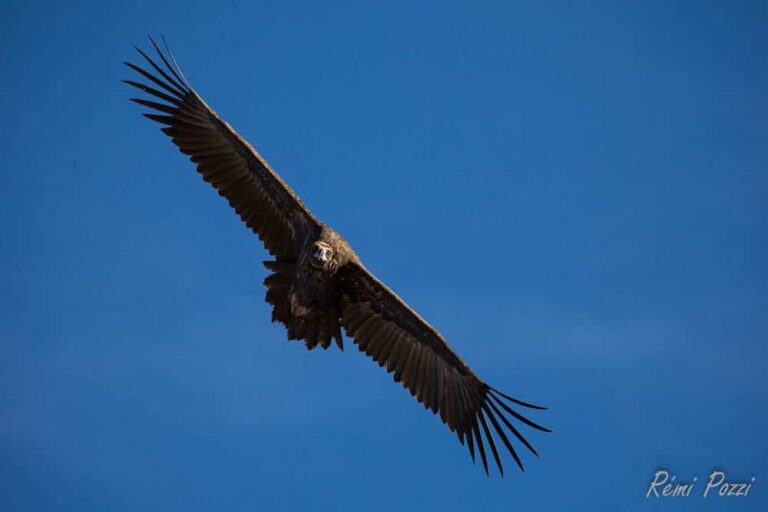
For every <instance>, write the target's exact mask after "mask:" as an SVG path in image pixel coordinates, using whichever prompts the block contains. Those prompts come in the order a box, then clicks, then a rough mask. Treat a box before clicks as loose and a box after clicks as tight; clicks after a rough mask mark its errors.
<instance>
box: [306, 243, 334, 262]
mask: <svg viewBox="0 0 768 512" xmlns="http://www.w3.org/2000/svg"><path fill="white" fill-rule="evenodd" d="M309 255H310V258H311V260H312V264H313V265H314V266H315V267H321V268H327V267H328V266H330V264H331V262H332V261H333V248H332V247H331V246H330V245H328V244H327V243H325V242H315V243H314V244H312V250H311V251H310V253H309Z"/></svg>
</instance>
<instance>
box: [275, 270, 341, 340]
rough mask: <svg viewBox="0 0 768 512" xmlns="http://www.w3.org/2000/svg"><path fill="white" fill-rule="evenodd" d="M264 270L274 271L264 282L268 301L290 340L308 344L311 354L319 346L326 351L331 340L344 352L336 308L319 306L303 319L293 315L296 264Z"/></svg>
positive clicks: (301, 316)
mask: <svg viewBox="0 0 768 512" xmlns="http://www.w3.org/2000/svg"><path fill="white" fill-rule="evenodd" d="M264 266H265V267H266V268H268V269H269V270H271V271H272V273H271V274H270V275H269V276H267V278H266V279H265V280H264V285H266V287H267V296H266V301H267V302H268V303H269V304H271V305H272V321H273V322H280V323H281V324H283V325H285V327H286V329H287V330H288V339H289V340H305V342H306V345H307V348H308V349H309V350H312V349H313V348H315V347H317V346H318V345H320V346H321V347H323V348H324V349H327V348H328V347H330V346H331V340H335V341H336V345H337V346H338V347H339V349H341V350H344V345H343V343H342V339H341V324H340V322H339V312H338V311H337V310H336V308H335V307H333V306H329V307H319V306H318V307H316V308H312V309H311V310H309V311H307V313H306V314H302V315H297V314H295V312H294V311H293V308H292V306H291V286H292V285H293V283H294V282H295V281H296V264H295V263H292V262H287V261H265V262H264Z"/></svg>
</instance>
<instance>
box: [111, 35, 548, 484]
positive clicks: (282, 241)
mask: <svg viewBox="0 0 768 512" xmlns="http://www.w3.org/2000/svg"><path fill="white" fill-rule="evenodd" d="M150 41H151V43H152V46H153V47H154V49H155V51H156V52H157V57H159V60H156V59H155V60H153V59H152V58H151V57H150V56H149V55H147V54H146V53H145V52H144V51H142V50H141V49H140V48H138V47H135V49H136V51H138V53H139V54H140V55H141V57H142V58H143V59H144V60H145V61H146V63H147V64H148V65H149V67H148V68H146V69H144V68H141V67H139V66H137V65H135V64H131V63H128V62H126V63H125V64H126V65H127V66H128V67H129V68H131V69H132V70H134V71H135V72H136V73H138V74H139V75H141V76H142V77H143V78H144V79H146V81H147V83H146V84H144V83H140V82H135V81H132V80H125V83H127V84H128V85H131V86H133V87H136V88H138V89H140V90H141V91H143V92H145V93H146V94H148V95H149V98H150V99H142V98H131V101H133V102H135V103H138V104H139V105H142V106H144V107H148V108H149V109H151V110H152V113H146V114H144V116H146V117H148V118H149V119H151V120H153V121H156V122H158V123H160V124H161V125H163V128H161V130H162V132H163V133H165V134H166V135H168V136H169V137H170V138H171V140H173V143H174V144H176V146H178V148H179V149H180V150H181V152H182V153H184V154H186V155H189V157H190V160H192V162H194V163H195V164H196V166H197V172H199V173H200V174H201V175H202V177H203V179H204V180H205V181H207V182H208V183H210V184H211V185H213V187H214V188H215V189H216V190H217V191H218V193H219V195H221V196H223V197H225V198H226V199H227V201H228V202H229V204H230V206H232V208H234V210H235V211H236V212H237V214H238V215H239V216H240V218H241V219H242V221H243V222H244V223H245V224H246V226H248V227H249V228H250V229H251V230H253V232H254V233H256V234H257V235H258V236H259V238H260V239H261V241H262V242H263V243H264V246H265V247H266V249H267V251H269V253H270V254H271V255H272V256H273V257H274V259H273V260H271V261H265V262H264V266H265V267H266V268H267V269H269V270H270V271H271V274H270V275H269V276H268V277H267V278H266V279H265V280H264V284H265V285H266V287H267V295H266V301H267V302H268V303H269V304H271V305H272V321H273V322H275V321H277V322H280V323H282V324H284V325H285V327H286V329H287V331H288V339H289V340H304V342H305V344H306V346H307V348H308V349H310V350H312V349H313V348H315V347H317V346H318V345H319V346H321V347H323V348H324V349H327V348H328V347H329V346H330V345H331V340H335V342H336V344H337V345H338V347H339V349H343V345H342V335H341V329H342V327H343V328H344V332H345V333H346V335H347V337H349V338H351V339H352V341H353V342H354V343H355V344H356V345H357V346H358V348H359V349H360V350H361V351H364V352H365V353H366V354H367V355H368V356H370V357H371V358H372V359H373V360H374V361H376V362H377V363H378V364H379V366H381V367H382V368H386V370H387V372H389V373H393V374H394V380H395V382H400V383H401V384H402V385H403V386H404V387H405V388H406V389H408V391H410V393H411V395H413V396H414V397H416V399H417V400H418V401H419V402H421V403H422V404H423V405H424V407H425V408H427V409H430V410H431V411H432V412H433V413H434V414H439V416H440V420H441V421H442V422H443V423H445V424H446V425H447V426H448V428H449V429H450V431H451V432H454V433H455V434H456V436H457V437H458V438H459V442H460V443H461V444H462V445H463V444H464V443H465V442H466V445H467V447H468V449H469V453H470V455H471V456H472V461H473V462H474V460H475V450H477V451H478V452H479V455H480V458H481V459H482V462H483V468H484V469H485V473H486V474H488V460H487V459H488V456H487V454H486V447H488V448H490V452H491V455H492V456H493V458H494V460H495V461H496V465H497V466H498V468H499V472H500V473H501V474H502V475H503V474H504V469H503V466H502V463H501V457H500V456H499V450H498V449H497V443H498V441H501V443H503V444H504V446H505V447H506V448H507V450H508V451H509V453H510V454H511V455H512V457H513V458H514V460H515V462H516V463H517V465H518V466H519V467H520V469H521V470H523V464H522V462H521V461H520V457H519V456H518V454H517V452H516V451H515V448H514V447H513V445H512V443H511V442H510V440H509V436H508V432H509V433H511V434H512V435H513V436H514V438H516V439H517V440H518V441H519V442H520V443H522V444H523V445H524V446H525V447H526V448H527V449H528V450H530V451H531V452H532V453H533V454H535V455H536V456H538V454H537V453H536V450H534V448H533V447H532V446H531V445H530V443H529V442H528V441H527V440H526V439H525V437H523V435H522V434H521V433H520V431H519V430H518V429H517V427H515V425H514V424H513V421H512V419H514V420H517V421H519V422H520V423H523V424H525V425H527V426H529V427H532V428H535V429H537V430H542V431H544V432H550V430H548V429H547V428H544V427H542V426H540V425H538V424H536V423H534V422H533V421H531V420H529V419H528V418H526V417H525V416H523V415H522V414H520V413H519V412H517V411H516V410H515V409H514V408H513V407H514V406H519V407H524V408H527V409H544V407H540V406H537V405H533V404H530V403H527V402H523V401H521V400H517V399H516V398H512V397H511V396H508V395H505V394H504V393H502V392H501V391H499V390H497V389H495V388H493V387H491V386H489V385H488V384H486V383H485V382H484V381H483V380H482V379H480V377H478V376H477V375H476V374H475V373H474V372H473V371H472V370H471V369H470V368H469V366H467V364H466V363H465V362H464V361H463V360H462V359H461V357H459V355H458V354H457V353H456V352H454V351H453V349H451V347H450V346H449V345H448V343H446V341H445V339H443V337H442V336H441V335H440V333H439V332H437V330H436V329H435V328H434V327H432V326H431V325H430V324H428V323H427V321H426V320H424V319H423V318H421V317H420V316H419V314H418V313H416V312H415V311H414V310H413V309H411V308H410V307H408V305H407V304H406V303H405V302H404V301H403V300H402V299H401V298H400V297H398V296H397V294H395V292H393V291H392V290H390V289H389V288H388V287H387V286H386V285H385V284H384V283H382V282H381V281H379V280H378V279H376V277H375V276H374V275H373V274H372V273H371V272H370V271H368V269H366V268H365V266H364V265H363V263H362V262H361V261H360V259H359V258H358V256H357V255H356V254H355V252H354V251H353V250H352V248H351V247H350V246H349V244H348V243H347V242H346V241H345V240H344V238H342V236H341V235H340V234H339V233H337V232H336V231H334V230H333V229H331V228H330V227H329V226H327V225H325V224H323V223H322V222H320V221H319V220H318V219H317V218H316V217H315V216H314V215H312V213H311V212H310V211H309V209H308V208H307V207H306V206H304V203H302V202H301V199H299V197H298V196H297V195H296V193H295V192H294V191H293V190H291V188H290V187H289V186H288V185H287V184H286V183H285V182H284V181H283V180H282V179H281V178H280V176H278V175H277V173H276V172H275V171H273V170H272V169H271V168H270V167H269V165H268V164H267V162H266V161H265V160H264V159H263V158H262V157H261V156H260V155H259V154H258V153H257V152H256V150H255V149H253V147H252V146H251V145H250V144H249V143H248V142H247V141H246V140H245V139H243V138H242V137H241V136H240V135H239V134H238V133H237V132H236V131H235V130H234V129H233V128H232V127H231V126H230V125H229V124H227V122H226V121H224V120H223V119H222V118H221V117H219V115H218V114H217V113H216V112H215V111H214V110H213V109H212V108H210V107H209V106H208V105H207V104H206V103H205V102H204V101H203V99H202V98H201V97H200V96H199V95H198V94H197V93H196V92H195V90H194V89H192V87H191V86H190V84H189V82H188V81H187V80H186V78H185V77H184V75H183V74H182V73H181V70H180V69H179V66H178V64H177V63H176V60H175V59H174V57H173V54H172V53H171V51H170V49H169V48H168V45H167V43H165V40H164V39H163V43H164V51H162V50H161V49H160V48H159V47H158V45H157V44H156V43H155V41H154V40H153V39H152V38H151V37H150ZM504 427H506V430H505V428H504ZM494 434H495V437H496V439H495V440H494Z"/></svg>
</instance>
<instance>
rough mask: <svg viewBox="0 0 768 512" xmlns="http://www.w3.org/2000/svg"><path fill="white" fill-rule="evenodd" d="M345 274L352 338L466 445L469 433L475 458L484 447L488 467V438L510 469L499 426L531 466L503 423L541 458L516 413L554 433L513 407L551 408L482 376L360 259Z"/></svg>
mask: <svg viewBox="0 0 768 512" xmlns="http://www.w3.org/2000/svg"><path fill="white" fill-rule="evenodd" d="M340 272H341V276H340V278H341V279H340V281H341V315H342V322H343V325H344V329H345V331H346V333H347V336H349V337H350V338H352V339H353V341H354V342H355V343H356V344H357V345H358V347H359V348H360V350H362V351H364V352H365V353H366V354H368V355H369V356H370V357H371V358H373V359H374V360H375V361H376V362H377V363H378V364H379V366H381V367H386V370H387V372H390V373H391V372H394V379H395V382H401V383H402V385H403V386H404V387H405V388H407V389H408V390H409V391H410V392H411V395H413V396H415V397H416V399H417V400H418V401H419V402H421V403H422V404H423V405H424V407H426V408H427V409H431V410H432V412H433V413H435V414H438V413H439V415H440V419H441V420H442V421H443V423H445V424H446V425H448V428H449V429H450V430H451V432H455V433H456V435H457V436H458V438H459V441H460V442H461V444H464V440H465V439H466V442H467V447H468V448H469V453H470V455H471V456H472V460H473V461H474V460H475V447H477V450H478V452H480V457H481V458H482V461H483V467H484V469H485V472H486V473H488V462H487V457H486V452H485V446H486V444H487V446H488V447H490V449H491V453H492V454H493V458H494V459H495V461H496V464H497V466H498V467H499V471H500V472H501V474H502V475H503V474H504V468H503V466H502V463H501V457H500V456H499V452H498V450H497V448H496V442H495V441H494V436H493V435H492V432H494V433H495V436H496V438H497V440H501V442H502V443H503V444H504V446H505V447H506V448H507V450H509V453H510V454H511V455H512V457H513V458H514V459H515V462H516V463H517V465H518V466H520V469H521V470H522V469H523V464H522V462H521V461H520V457H519V456H518V455H517V452H516V451H515V449H514V447H513V446H512V443H511V442H510V440H509V438H508V437H507V433H506V432H505V430H504V428H503V427H502V424H503V425H504V426H505V427H506V428H507V430H508V431H509V432H511V433H512V435H513V436H514V437H516V438H517V439H518V440H519V441H520V442H521V443H522V444H523V445H525V446H526V447H527V448H528V449H529V450H530V451H531V452H533V454H535V455H536V456H538V454H537V453H536V450H534V449H533V447H532V446H531V445H530V443H528V441H527V440H526V439H525V438H524V437H523V435H522V434H521V433H520V432H519V431H518V429H517V428H516V427H515V426H514V425H513V424H512V421H511V420H510V417H511V418H514V419H516V420H518V421H520V422H522V423H524V424H526V425H528V426H530V427H533V428H535V429H538V430H543V431H545V432H550V430H549V429H546V428H544V427H542V426H540V425H537V424H536V423H534V422H532V421H530V420H529V419H527V418H526V417H524V416H523V415H521V414H520V413H518V412H517V411H515V410H514V409H513V408H512V406H513V405H518V406H522V407H527V408H529V409H544V407H540V406H537V405H533V404H529V403H526V402H522V401H520V400H517V399H515V398H512V397H510V396H507V395H505V394H503V393H501V392H499V391H498V390H496V389H494V388H492V387H490V386H489V385H488V384H486V383H485V382H483V381H482V380H480V378H478V377H477V375H475V374H474V373H473V372H472V370H470V369H469V367H468V366H467V364H466V363H465V362H464V361H463V360H462V359H461V357H459V356H458V354H456V352H454V351H453V350H452V349H451V347H449V346H448V344H447V343H446V341H445V340H444V339H443V337H442V336H441V335H440V333H438V332H437V331H436V330H435V328H434V327H432V326H431V325H429V324H428V323H427V322H426V321H425V320H424V319H423V318H421V317H420V316H419V315H418V314H417V313H416V312H415V311H413V310H412V309H411V308H410V307H408V305H406V304H405V302H403V301H402V299H400V297H398V296H397V295H396V294H395V293H394V292H393V291H392V290H390V289H389V288H388V287H387V286H386V285H384V284H383V283H382V282H381V281H379V280H378V279H376V277H374V276H373V275H372V274H371V273H370V272H369V271H368V270H367V269H366V268H365V267H364V266H363V265H362V264H360V263H359V262H356V261H352V262H350V263H349V264H347V265H346V266H345V267H344V268H343V269H341V270H340ZM489 423H490V425H489Z"/></svg>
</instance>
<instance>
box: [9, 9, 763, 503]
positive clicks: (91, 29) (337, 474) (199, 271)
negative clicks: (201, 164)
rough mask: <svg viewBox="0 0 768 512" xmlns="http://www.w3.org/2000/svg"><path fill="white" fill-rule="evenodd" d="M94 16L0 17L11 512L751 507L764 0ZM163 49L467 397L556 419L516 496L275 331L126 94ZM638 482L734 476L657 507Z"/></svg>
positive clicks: (391, 395)
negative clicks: (431, 332) (442, 343)
mask: <svg viewBox="0 0 768 512" xmlns="http://www.w3.org/2000/svg"><path fill="white" fill-rule="evenodd" d="M105 4H111V2H94V3H92V4H77V5H75V4H72V5H69V6H64V5H43V4H41V3H21V2H17V3H12V4H10V5H5V6H4V8H3V11H4V13H3V16H2V19H0V58H1V59H2V68H3V71H2V73H0V91H2V95H0V112H2V117H3V119H4V120H5V122H4V124H3V126H2V128H0V143H1V146H2V148H3V151H2V154H1V155H0V161H1V162H2V163H1V165H0V172H2V174H3V186H2V187H0V212H1V213H2V215H0V276H2V286H1V287H0V309H1V310H2V312H3V313H2V316H3V321H2V322H0V508H1V509H2V510H4V511H21V510H55V511H57V512H60V511H64V510H78V511H82V510H117V511H120V510H126V511H129V510H130V511H137V510H166V511H167V510H184V511H196V510H227V509H231V510H338V511H341V510H355V511H357V510H361V509H363V510H367V511H375V510H392V509H401V510H413V509H416V508H417V507H426V508H427V509H429V510H445V511H448V510H499V511H509V510H589V511H594V510H612V511H622V510H627V511H634V510H675V511H682V510H697V511H708V510H726V509H727V510H766V507H767V506H768V482H766V480H765V479H766V478H768V464H767V463H766V461H768V443H767V442H766V436H765V432H766V431H768V414H767V413H766V408H765V404H766V391H767V390H768V376H766V371H765V365H766V358H767V357H768V353H767V349H766V345H765V343H766V338H768V318H766V310H768V274H767V273H766V266H765V262H766V261H768V229H767V228H768V220H767V219H768V206H767V205H768V201H766V190H768V173H767V168H766V165H767V164H768V140H767V139H768V121H767V120H768V96H767V95H766V90H768V44H767V43H768V31H766V30H765V26H766V23H767V22H768V10H767V9H766V6H765V4H764V3H759V2H754V3H750V2H738V3H733V2H675V3H674V5H672V3H670V2H638V3H632V4H630V3H629V2H596V3H590V4H589V5H587V4H580V5H576V3H573V2H563V3H551V4H548V5H546V6H544V5H541V4H539V3H538V2H529V3H511V2H499V3H495V4H494V3H483V4H482V5H480V4H477V3H469V2H467V3H452V2H434V3H422V2H418V3H410V2H402V3H400V2H387V3H386V4H384V3H381V4H379V5H374V4H372V3H351V2H323V3H319V2H318V3H314V2H312V3H311V2H306V3H301V4H299V3H291V4H290V5H288V4H287V3H283V2H277V1H273V2H236V1H227V2H220V3H200V2H185V3H183V4H175V3H173V2H164V3H163V4H162V5H161V4H159V3H158V5H153V3H151V2H140V3H136V4H133V5H130V6H118V5H117V3H115V5H105ZM161 32H162V33H164V34H166V36H167V37H168V38H169V40H170V42H171V45H172V47H173V48H174V51H175V53H176V56H177V58H178V59H179V61H180V63H181V65H182V67H183V69H184V71H185V74H186V75H187V77H188V78H189V79H190V81H191V82H192V84H193V85H194V86H195V87H196V89H197V90H198V91H199V92H200V94H201V95H202V96H203V97H204V98H205V99H206V100H207V101H208V102H209V103H210V104H211V105H212V106H213V107H214V108H215V109H216V110H217V111H218V112H219V113H220V114H221V115H222V116H224V118H226V119H227V120H228V121H229V122H230V124H232V125H233V126H234V127H235V128H236V129H237V130H238V131H239V132H240V133H241V134H242V135H244V136H245V137H246V138H247V139H249V140H250V141H251V142H252V143H253V145H254V146H255V147H257V148H258V149H259V151H260V152H261V153H262V154H263V155H264V156H265V157H266V158H267V159H268V160H269V161H270V163H271V164H272V165H273V167H275V168H276V169H277V170H278V171H279V172H280V173H281V175H282V176H283V177H284V178H285V179H286V180H287V181H288V183H290V184H291V186H293V187H294V189H295V190H296V191H297V192H298V193H299V194H300V195H301V196H302V198H303V199H304V201H305V202H306V203H307V204H308V205H309V206H310V208H311V209H312V210H313V212H314V213H315V214H316V215H318V216H319V217H320V218H321V219H323V220H324V221H326V222H327V223H329V224H331V225H332V226H334V227H335V228H336V229H338V230H339V231H341V232H342V233H343V234H344V235H345V236H346V238H347V239H348V240H349V241H350V242H351V244H352V245H353V247H355V249H356V250H357V252H358V253H359V254H360V256H361V257H362V258H363V260H364V261H365V262H366V264H367V266H368V267H369V268H370V269H371V270H372V271H373V272H374V273H376V274H377V276H378V277H379V278H381V279H382V280H383V281H385V282H386V283H387V284H389V285H390V286H391V287H392V288H393V289H395V290H396V291H398V293H400V294H401V296H402V297H403V298H404V299H405V300H406V301H408V302H409V303H410V304H411V305H412V306H414V307H415V308H416V309H417V310H418V311H419V312H420V313H421V314H422V316H424V317H425V318H426V319H428V320H429V321H430V322H431V323H432V324H433V325H435V326H436V327H437V328H438V329H440V330H441V332H442V333H443V334H444V335H445V337H446V338H447V339H448V340H449V341H450V342H451V343H452V345H453V346H454V347H455V348H456V350H457V351H458V352H459V353H461V354H462V355H463V356H464V358H465V359H466V360H467V362H468V363H469V364H470V365H471V366H472V367H473V369H474V370H475V371H477V372H478V373H479V374H480V375H481V376H482V377H483V378H484V379H486V380H487V381H488V382H490V383H491V384H493V385H495V386H496V387H499V388H501V389H502V390H504V391H507V392H509V393H510V394H513V395H515V396H518V397H520V398H522V399H524V400H530V401H533V402H535V403H542V404H545V405H547V406H549V407H550V410H549V411H545V412H542V413H540V414H536V416H535V419H537V420H540V421H541V422H542V423H544V424H546V425H547V426H550V427H552V428H553V429H554V431H555V432H554V434H551V435H546V434H538V433H531V435H530V436H529V438H530V439H531V441H532V442H533V444H534V446H536V447H537V448H538V449H539V452H540V453H541V458H540V459H538V460H537V459H535V458H534V457H531V456H527V457H525V458H524V462H525V464H526V473H525V474H524V475H521V474H519V473H516V472H515V471H514V469H513V468H512V466H510V464H511V461H510V460H508V461H507V466H508V477H507V478H505V479H503V480H502V479H499V478H498V477H493V478H490V479H489V478H486V477H485V476H484V474H483V473H482V470H481V469H480V468H479V467H477V466H473V465H472V464H471V461H470V459H469V456H468V454H467V453H466V450H465V449H464V448H462V447H460V446H459V445H458V443H457V442H456V440H455V438H454V437H453V436H451V435H450V434H449V432H448V431H447V429H446V428H445V427H444V426H443V425H441V424H440V423H439V421H437V419H436V418H435V417H433V416H432V415H431V414H429V413H427V412H425V411H424V409H423V408H422V407H421V406H420V405H419V404H417V403H416V402H415V401H414V400H413V399H412V398H411V397H410V396H409V395H408V393H407V392H406V391H404V390H403V389H402V388H400V387H399V386H398V385H395V384H393V383H392V382H391V376H389V375H387V374H385V373H384V372H383V371H381V370H380V369H379V368H377V367H376V366H375V365H374V364H373V363H372V362H370V361H369V360H368V359H367V358H365V357H364V356H363V355H362V354H361V353H360V352H358V351H357V350H356V349H355V348H354V346H352V345H351V343H349V342H347V346H348V348H347V350H346V351H345V352H344V353H339V352H338V351H335V350H333V351H328V352H318V351H315V352H312V353H308V352H307V351H306V350H304V349H303V347H302V346H301V345H299V344H295V343H287V342H286V341H285V333H284V330H283V329H282V328H281V327H280V326H277V325H273V324H270V323H269V315H270V313H269V309H268V307H267V305H266V304H265V303H264V302H263V297H264V289H263V287H262V284H261V282H262V280H263V279H264V277H265V275H266V274H265V272H266V271H265V270H264V269H263V268H261V265H260V262H261V261H262V260H264V259H266V258H267V253H266V252H265V251H264V250H263V248H262V247H261V245H260V243H259V241H258V239H256V237H254V236H253V235H251V234H250V233H249V231H248V230H247V229H246V228H244V227H243V226H242V225H241V223H240V221H239V219H238V218H237V217H236V215H235V214H234V213H233V212H232V211H230V210H229V208H228V207H227V205H226V203H225V202H224V201H223V200H222V199H221V198H219V197H218V196H217V195H216V193H215V192H214V191H213V190H212V189H210V188H209V187H208V186H207V185H206V184H204V183H203V182H202V180H200V178H199V177H198V176H197V175H196V173H195V172H194V170H193V167H192V165H191V164H190V163H189V162H188V161H187V160H186V159H185V158H184V157H183V156H182V155H181V154H180V153H179V152H178V151H177V150H176V149H175V148H173V146H172V145H171V144H170V142H169V141H168V140H166V139H165V137H164V136H162V134H161V133H160V132H159V131H158V130H157V128H156V126H155V125H153V124H152V123H151V122H149V121H147V120H146V119H144V118H142V117H141V116H140V115H139V111H140V109H139V108H137V106H136V105H133V104H130V103H129V102H128V101H127V99H128V98H129V97H130V96H134V95H135V94H134V92H133V91H131V90H129V89H128V88H127V87H125V86H124V85H122V84H121V83H120V80H121V79H123V78H127V77H129V75H130V73H129V70H127V69H126V68H124V67H123V65H122V64H121V62H122V61H123V60H126V59H131V60H134V61H136V56H135V54H134V53H133V51H132V50H131V48H130V45H131V44H141V45H143V46H145V47H146V46H147V42H146V35H147V34H148V33H154V34H158V33H161ZM451 251H452V254H453V255H452V256H448V255H447V254H448V253H449V252H451ZM528 455H529V454H528ZM658 468H667V469H669V470H670V471H671V472H673V473H675V474H676V475H678V478H679V479H681V480H686V479H690V478H692V477H693V476H698V478H699V480H700V481H703V480H704V479H705V478H706V476H707V475H708V474H709V472H710V471H712V470H713V469H715V468H720V469H723V470H724V471H725V472H726V474H727V475H728V478H729V479H730V480H732V481H739V480H747V479H749V478H751V477H752V476H755V477H756V478H757V480H756V483H755V485H754V486H753V488H752V490H751V492H750V496H748V497H747V498H712V497H710V498H707V499H704V498H702V497H700V496H698V494H700V492H701V490H702V488H701V487H700V488H698V489H697V491H695V492H694V494H697V495H696V496H691V497H690V498H686V499H682V498H676V499H671V498H667V499H657V500H647V499H646V498H645V492H646V490H647V488H648V484H649V483H650V480H651V478H652V476H653V473H654V472H655V471H656V470H657V469H658Z"/></svg>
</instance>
